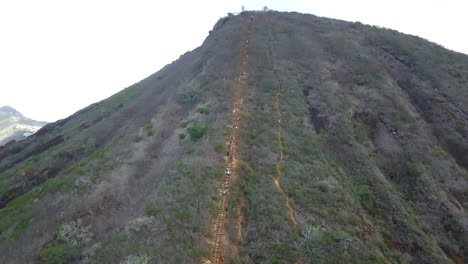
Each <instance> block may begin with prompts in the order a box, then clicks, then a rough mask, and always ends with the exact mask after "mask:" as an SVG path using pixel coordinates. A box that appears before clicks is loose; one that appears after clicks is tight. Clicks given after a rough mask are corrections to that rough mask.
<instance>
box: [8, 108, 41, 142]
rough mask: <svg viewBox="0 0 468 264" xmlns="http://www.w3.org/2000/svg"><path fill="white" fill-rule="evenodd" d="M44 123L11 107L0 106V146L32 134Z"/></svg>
mask: <svg viewBox="0 0 468 264" xmlns="http://www.w3.org/2000/svg"><path fill="white" fill-rule="evenodd" d="M45 124H47V123H46V122H38V121H34V120H31V119H29V118H26V117H24V116H23V115H22V114H21V113H20V112H18V111H16V110H15V109H13V108H12V107H9V106H3V107H0V146H2V145H5V144H6V143H8V142H10V141H12V140H15V141H20V140H23V139H25V138H26V137H28V136H30V135H32V134H34V133H35V132H36V131H37V130H39V129H40V128H41V127H43V126H44V125H45Z"/></svg>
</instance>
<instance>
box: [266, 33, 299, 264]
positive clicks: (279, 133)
mask: <svg viewBox="0 0 468 264" xmlns="http://www.w3.org/2000/svg"><path fill="white" fill-rule="evenodd" d="M268 57H269V60H270V63H271V65H272V67H273V73H274V76H275V81H276V82H277V84H276V85H277V86H276V94H275V112H276V116H277V141H278V149H279V151H278V158H277V159H276V175H275V177H274V182H275V185H276V187H277V188H278V190H279V191H280V193H281V194H282V195H283V197H284V200H285V205H286V207H287V208H288V213H289V218H290V219H291V222H292V224H293V229H294V232H295V233H296V234H297V236H298V237H300V236H301V234H300V232H299V225H298V223H297V219H296V216H295V214H294V207H293V204H292V201H291V199H290V198H289V196H288V195H287V194H286V192H285V191H284V189H283V187H282V186H281V183H280V180H281V176H282V172H281V162H282V161H283V160H284V158H285V157H284V145H283V125H282V121H283V114H282V113H281V100H280V97H281V91H282V89H283V83H282V81H281V79H280V77H279V74H278V71H277V70H276V69H275V66H274V65H275V64H274V59H273V51H272V47H271V40H270V41H269V43H268ZM303 259H304V252H302V251H301V252H300V254H299V257H298V259H297V260H296V261H295V262H294V263H295V264H299V263H302V262H303Z"/></svg>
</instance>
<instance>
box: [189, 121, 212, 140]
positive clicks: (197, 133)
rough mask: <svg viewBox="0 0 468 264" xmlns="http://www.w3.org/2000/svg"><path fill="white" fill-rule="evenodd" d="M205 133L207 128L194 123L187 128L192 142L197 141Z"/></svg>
mask: <svg viewBox="0 0 468 264" xmlns="http://www.w3.org/2000/svg"><path fill="white" fill-rule="evenodd" d="M207 131H208V127H207V126H204V125H200V124H198V122H195V123H194V124H193V125H192V126H191V127H189V128H187V132H188V133H189V134H190V138H192V139H193V140H199V139H200V138H202V137H203V136H204V135H205V134H206V132H207Z"/></svg>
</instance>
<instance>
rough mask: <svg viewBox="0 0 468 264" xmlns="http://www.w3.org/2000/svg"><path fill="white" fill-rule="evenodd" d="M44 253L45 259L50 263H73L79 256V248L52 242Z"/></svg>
mask: <svg viewBox="0 0 468 264" xmlns="http://www.w3.org/2000/svg"><path fill="white" fill-rule="evenodd" d="M42 253H43V259H44V260H45V262H46V263H49V264H65V263H71V262H72V261H73V259H75V258H76V257H78V250H77V249H76V248H75V247H74V246H72V245H67V244H65V243H60V242H53V243H50V244H49V245H47V247H46V248H44V250H43V251H42Z"/></svg>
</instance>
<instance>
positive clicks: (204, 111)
mask: <svg viewBox="0 0 468 264" xmlns="http://www.w3.org/2000/svg"><path fill="white" fill-rule="evenodd" d="M197 112H198V113H200V114H205V115H207V114H208V113H209V112H210V110H209V109H208V108H198V109H197Z"/></svg>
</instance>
